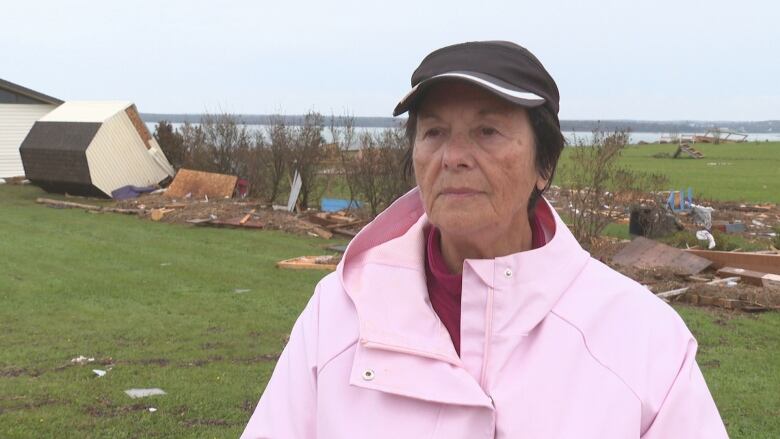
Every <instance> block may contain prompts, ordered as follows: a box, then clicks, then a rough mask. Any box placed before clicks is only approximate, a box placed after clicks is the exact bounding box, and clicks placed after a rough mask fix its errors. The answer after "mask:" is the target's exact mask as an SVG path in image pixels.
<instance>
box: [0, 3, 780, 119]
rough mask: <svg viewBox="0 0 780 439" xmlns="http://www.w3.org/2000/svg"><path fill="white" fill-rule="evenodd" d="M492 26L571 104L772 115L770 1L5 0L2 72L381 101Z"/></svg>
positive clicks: (270, 98)
mask: <svg viewBox="0 0 780 439" xmlns="http://www.w3.org/2000/svg"><path fill="white" fill-rule="evenodd" d="M163 3H164V4H163ZM487 39H504V40H511V41H514V42H517V43H519V44H521V45H523V46H525V47H527V48H529V49H530V50H531V51H532V52H534V53H535V54H536V55H537V56H538V57H539V59H541V61H542V63H544V64H545V66H546V67H547V69H548V70H549V71H550V73H551V74H552V76H553V77H554V78H555V80H556V82H557V83H558V87H559V89H560V91H561V113H560V115H561V117H562V118H564V119H647V120H677V119H694V120H767V119H780V56H779V55H778V52H780V50H778V46H780V3H778V2H776V1H771V0H765V1H752V0H741V1H733V0H730V1H721V0H707V1H688V0H677V1H668V0H655V1H636V0H635V1H628V0H622V1H607V0H593V1H545V2H540V1H525V0H514V1H488V0H471V1H453V0H449V1H423V0H418V1H398V0H395V1H383V2H368V1H365V0H363V1H346V0H332V1H326V0H320V1H311V2H299V1H290V0H281V1H273V2H266V1H220V2H217V1H210V2H201V1H193V0H188V1H165V2H152V1H139V0H136V1H132V2H126V1H125V2H115V1H101V2H97V1H95V2H85V1H33V0H9V1H4V2H3V5H2V7H0V78H3V79H6V80H9V81H11V82H15V83H17V84H20V85H23V86H26V87H28V88H32V89H34V90H37V91H40V92H42V93H46V94H50V95H52V96H55V97H58V98H61V99H65V100H87V99H90V100H92V99H99V100H100V99H107V100H111V99H121V100H131V101H134V102H135V103H136V104H137V105H138V108H139V110H140V111H142V112H147V113H154V112H156V113H185V112H189V113H199V112H203V111H228V112H236V113H245V114H268V113H277V112H281V113H285V114H299V113H303V112H306V111H308V110H316V111H320V112H323V113H326V114H331V113H335V114H341V113H344V112H345V111H347V112H349V113H351V114H354V115H359V116H389V115H390V113H391V112H392V109H393V107H394V106H395V103H396V101H397V100H398V99H399V98H400V97H401V96H403V95H404V94H405V93H406V92H407V91H408V89H409V77H410V76H411V73H412V71H413V70H414V69H415V68H416V67H417V65H418V64H419V62H420V61H421V60H422V58H423V57H424V56H425V55H426V54H427V53H429V52H430V51H432V50H434V49H436V48H439V47H441V46H444V45H448V44H453V43H458V42H463V41H469V40H487Z"/></svg>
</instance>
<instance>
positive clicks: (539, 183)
mask: <svg viewBox="0 0 780 439" xmlns="http://www.w3.org/2000/svg"><path fill="white" fill-rule="evenodd" d="M548 181H550V180H549V179H547V178H543V177H537V178H536V189H538V190H539V192H541V191H543V190H544V188H545V187H547V182H548Z"/></svg>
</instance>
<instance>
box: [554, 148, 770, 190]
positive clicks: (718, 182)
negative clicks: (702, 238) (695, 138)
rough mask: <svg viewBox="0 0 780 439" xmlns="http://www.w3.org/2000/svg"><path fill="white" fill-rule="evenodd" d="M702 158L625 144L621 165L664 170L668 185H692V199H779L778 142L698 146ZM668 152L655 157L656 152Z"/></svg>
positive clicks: (565, 155)
mask: <svg viewBox="0 0 780 439" xmlns="http://www.w3.org/2000/svg"><path fill="white" fill-rule="evenodd" d="M695 147H696V148H697V149H698V150H700V151H701V152H703V153H704V158H702V159H692V158H677V159H673V158H671V156H672V155H673V154H674V152H675V151H676V150H677V146H676V145H636V146H629V147H627V148H626V149H625V150H624V151H623V153H622V156H621V157H620V164H621V165H622V166H625V167H627V168H630V169H634V170H639V171H645V172H652V173H659V174H664V175H666V176H667V177H668V178H669V183H670V187H669V188H667V189H676V190H680V189H685V190H687V188H688V187H689V186H690V187H692V188H693V191H694V194H695V198H697V199H702V198H703V199H713V200H721V201H723V200H725V201H746V202H755V203H763V202H772V203H780V142H754V143H729V144H721V145H711V144H696V145H695ZM569 153H570V149H569V148H566V149H564V153H563V156H562V157H561V163H560V165H559V170H560V171H561V172H560V174H559V175H558V176H557V177H556V180H557V182H556V184H558V185H560V184H561V182H565V181H566V175H565V166H566V163H567V161H568V156H569ZM663 153H666V154H668V157H665V158H655V157H653V156H654V155H657V154H663Z"/></svg>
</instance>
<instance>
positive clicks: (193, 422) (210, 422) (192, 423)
mask: <svg viewBox="0 0 780 439" xmlns="http://www.w3.org/2000/svg"><path fill="white" fill-rule="evenodd" d="M180 424H181V425H183V426H185V427H189V428H192V427H202V426H209V427H211V426H219V427H227V426H230V425H234V424H236V423H235V422H228V421H226V420H224V419H187V420H185V421H181V422H180Z"/></svg>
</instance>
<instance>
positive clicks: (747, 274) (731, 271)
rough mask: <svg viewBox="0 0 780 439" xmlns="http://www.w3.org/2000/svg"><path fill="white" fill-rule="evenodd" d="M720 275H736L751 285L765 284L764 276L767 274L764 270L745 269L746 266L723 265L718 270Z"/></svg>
mask: <svg viewBox="0 0 780 439" xmlns="http://www.w3.org/2000/svg"><path fill="white" fill-rule="evenodd" d="M717 275H718V276H736V277H739V278H740V279H742V281H743V282H745V283H747V284H751V285H758V286H761V285H763V282H762V280H761V279H762V278H763V277H764V276H766V273H764V272H763V271H753V270H745V269H744V268H734V267H723V268H721V269H720V270H718V272H717Z"/></svg>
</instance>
